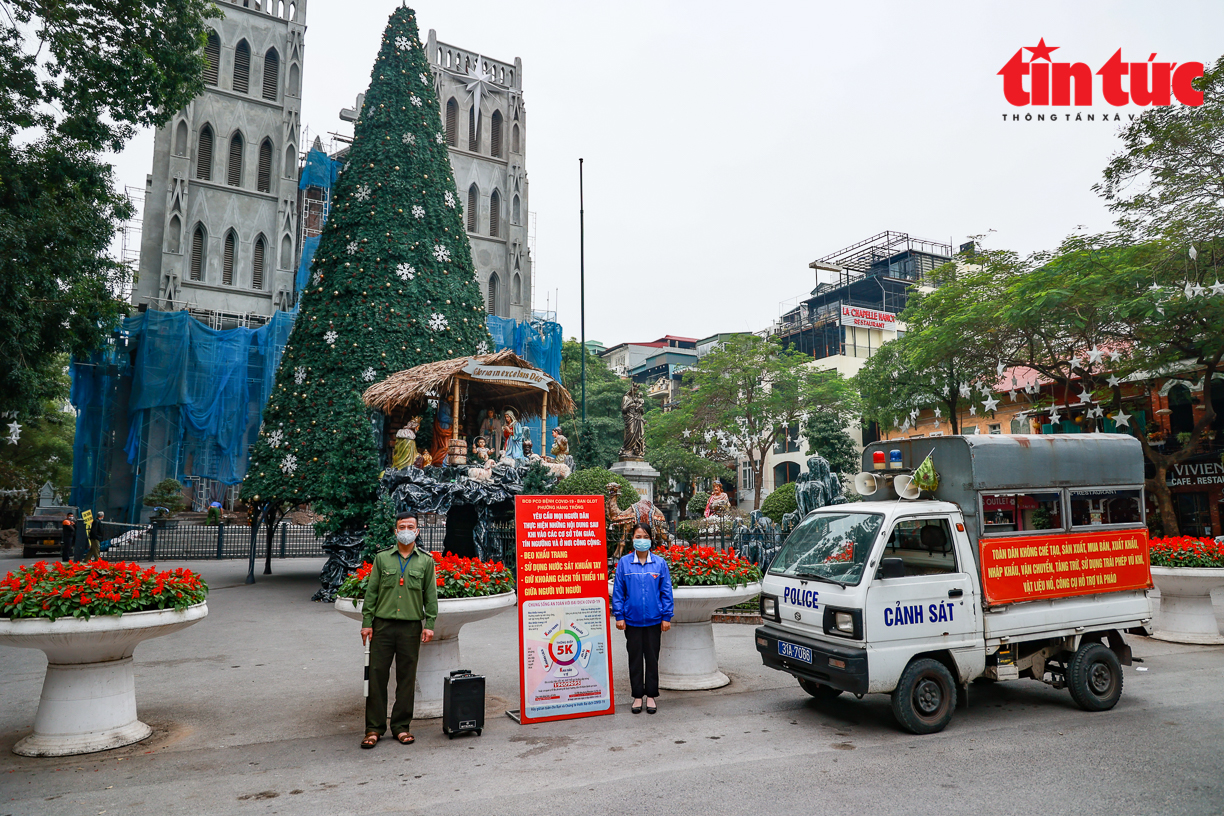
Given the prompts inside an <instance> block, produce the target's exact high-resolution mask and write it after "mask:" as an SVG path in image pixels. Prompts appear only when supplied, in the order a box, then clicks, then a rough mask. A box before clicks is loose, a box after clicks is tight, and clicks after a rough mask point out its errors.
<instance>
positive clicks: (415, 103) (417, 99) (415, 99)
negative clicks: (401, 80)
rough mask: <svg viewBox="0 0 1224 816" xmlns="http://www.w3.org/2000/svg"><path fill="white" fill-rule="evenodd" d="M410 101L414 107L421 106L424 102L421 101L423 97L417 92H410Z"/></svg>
mask: <svg viewBox="0 0 1224 816" xmlns="http://www.w3.org/2000/svg"><path fill="white" fill-rule="evenodd" d="M408 101H409V102H410V103H412V106H413V107H414V108H419V107H421V105H423V104H424V103H423V102H421V97H419V96H417V95H416V94H409V95H408Z"/></svg>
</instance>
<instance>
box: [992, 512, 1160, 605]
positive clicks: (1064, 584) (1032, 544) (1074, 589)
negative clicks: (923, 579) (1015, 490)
mask: <svg viewBox="0 0 1224 816" xmlns="http://www.w3.org/2000/svg"><path fill="white" fill-rule="evenodd" d="M979 547H980V548H981V553H982V591H983V593H984V594H985V596H986V602H987V603H990V604H1006V603H1016V602H1019V601H1035V600H1038V599H1043V598H1066V597H1070V596H1073V595H1095V594H1098V593H1101V592H1120V591H1122V590H1126V589H1147V588H1148V587H1150V586H1152V573H1151V569H1150V565H1149V562H1148V535H1147V530H1145V529H1138V530H1113V531H1109V532H1100V533H1072V534H1070V535H1054V536H1007V537H1005V538H985V539H982V540H981V541H980V542H979Z"/></svg>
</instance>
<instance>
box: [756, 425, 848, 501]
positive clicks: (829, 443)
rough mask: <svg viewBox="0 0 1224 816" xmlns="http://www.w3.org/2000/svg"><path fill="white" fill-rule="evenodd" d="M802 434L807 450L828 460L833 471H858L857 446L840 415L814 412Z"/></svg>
mask: <svg viewBox="0 0 1224 816" xmlns="http://www.w3.org/2000/svg"><path fill="white" fill-rule="evenodd" d="M803 435H804V437H806V438H807V443H808V450H810V451H812V452H813V453H818V454H820V455H821V456H823V457H824V458H825V459H826V460H828V462H829V467H830V468H831V469H832V470H833V471H834V472H835V473H839V474H841V475H842V476H847V475H849V476H853V475H854V474H856V473H858V472H859V461H860V460H859V454H858V446H857V445H855V444H854V439H853V437H851V436H850V434H849V433H847V432H846V423H845V421H844V420H843V419H842V418H841V417H839V416H837V415H835V414H830V413H827V412H824V411H819V412H816V413H814V414H812V415H811V416H809V417H808V418H807V422H806V423H805V424H804V427H803ZM771 495H772V494H771Z"/></svg>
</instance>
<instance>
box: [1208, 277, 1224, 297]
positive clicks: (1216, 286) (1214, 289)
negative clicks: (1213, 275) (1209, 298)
mask: <svg viewBox="0 0 1224 816" xmlns="http://www.w3.org/2000/svg"><path fill="white" fill-rule="evenodd" d="M1211 294H1212V295H1224V283H1220V282H1219V281H1218V280H1217V281H1216V282H1215V283H1213V284H1211Z"/></svg>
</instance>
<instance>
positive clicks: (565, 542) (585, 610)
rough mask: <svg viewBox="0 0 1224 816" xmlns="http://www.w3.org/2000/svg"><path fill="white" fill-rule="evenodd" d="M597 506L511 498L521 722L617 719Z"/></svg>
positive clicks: (599, 501) (588, 499)
mask: <svg viewBox="0 0 1224 816" xmlns="http://www.w3.org/2000/svg"><path fill="white" fill-rule="evenodd" d="M603 502H604V499H603V497H602V496H519V497H517V498H516V499H515V508H514V516H515V528H516V538H517V557H518V596H519V693H520V700H521V705H520V720H521V722H524V723H532V722H546V721H548V720H560V719H571V718H574V717H589V716H594V715H599V714H613V713H615V710H616V708H615V701H614V700H613V689H612V655H611V652H610V649H609V643H608V634H609V622H610V618H609V604H608V570H607V544H606V541H605V536H604V504H603Z"/></svg>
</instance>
